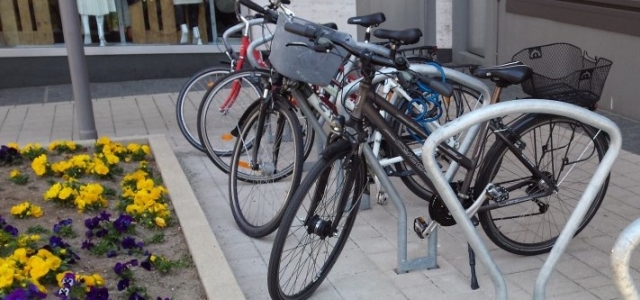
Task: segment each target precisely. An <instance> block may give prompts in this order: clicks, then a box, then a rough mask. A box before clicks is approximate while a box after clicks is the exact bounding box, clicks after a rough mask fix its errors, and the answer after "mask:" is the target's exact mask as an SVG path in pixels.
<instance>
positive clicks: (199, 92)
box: [176, 0, 290, 152]
mask: <svg viewBox="0 0 640 300" xmlns="http://www.w3.org/2000/svg"><path fill="white" fill-rule="evenodd" d="M289 2H290V1H286V0H285V1H278V2H273V3H270V4H269V7H270V9H276V8H277V7H278V6H279V3H283V4H288V3H289ZM237 4H238V3H236V15H237V16H238V19H239V20H240V21H241V23H240V24H237V25H235V26H232V27H230V28H228V29H227V30H225V32H224V33H223V34H222V41H223V44H224V47H225V54H226V55H227V57H228V58H229V60H230V67H228V68H227V67H209V68H206V69H203V70H201V71H199V72H197V73H196V74H194V75H193V76H191V78H189V80H187V82H186V83H185V84H184V85H183V86H182V89H180V93H179V94H178V97H177V98H176V119H177V122H178V128H179V129H180V132H182V135H183V136H184V137H185V138H186V139H187V141H188V142H189V144H191V145H192V146H193V147H194V148H196V149H198V150H200V151H202V152H206V148H205V147H204V146H203V145H202V144H201V143H200V139H199V137H198V136H197V122H191V120H196V118H195V117H192V115H195V114H196V113H192V112H193V111H196V112H197V109H198V108H199V107H200V102H201V101H202V99H203V97H204V96H205V94H206V92H207V91H208V90H210V89H211V88H212V87H213V86H214V85H215V84H216V82H218V81H219V80H220V79H221V78H222V77H223V76H225V75H227V74H229V73H231V72H233V71H240V70H243V69H244V68H245V67H246V65H245V59H248V60H249V62H250V63H251V66H252V67H254V68H268V65H267V63H266V62H265V61H264V60H263V57H262V53H261V52H260V51H257V50H255V46H253V47H250V43H251V40H250V34H251V32H250V30H251V28H252V27H253V26H263V25H264V24H265V22H268V21H269V20H268V18H269V16H268V15H267V16H264V15H260V14H258V15H256V16H255V18H252V17H245V16H242V15H241V14H240V13H239V9H238V5H237ZM265 17H266V18H267V19H265ZM238 32H241V33H242V37H241V40H240V49H239V50H238V52H235V50H234V49H233V47H232V46H231V44H230V43H229V39H230V37H231V36H232V35H233V34H236V33H238ZM264 42H266V41H264ZM264 42H262V43H264ZM233 91H234V92H233V93H232V95H233V94H235V95H237V94H238V93H240V83H236V85H235V86H234V87H233ZM233 98H236V97H230V98H229V100H228V101H225V103H223V104H222V105H221V106H220V110H221V111H224V110H229V109H230V108H231V106H232V105H231V104H233V103H232V102H233ZM223 116H224V115H223ZM194 123H195V124H194Z"/></svg>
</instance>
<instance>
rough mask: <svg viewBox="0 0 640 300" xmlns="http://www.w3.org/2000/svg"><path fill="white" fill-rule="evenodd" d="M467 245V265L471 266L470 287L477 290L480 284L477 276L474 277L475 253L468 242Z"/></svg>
mask: <svg viewBox="0 0 640 300" xmlns="http://www.w3.org/2000/svg"><path fill="white" fill-rule="evenodd" d="M467 247H468V248H469V267H471V289H472V290H477V289H479V288H480V285H478V278H477V277H476V254H475V252H474V251H473V248H471V245H469V244H468V243H467Z"/></svg>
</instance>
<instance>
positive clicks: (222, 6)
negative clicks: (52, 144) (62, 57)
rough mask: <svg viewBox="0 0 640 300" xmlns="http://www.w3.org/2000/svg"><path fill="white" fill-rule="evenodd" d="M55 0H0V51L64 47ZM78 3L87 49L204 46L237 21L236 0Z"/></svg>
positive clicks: (95, 0)
mask: <svg viewBox="0 0 640 300" xmlns="http://www.w3.org/2000/svg"><path fill="white" fill-rule="evenodd" d="M58 1H60V0H0V47H1V46H19V45H52V44H59V43H64V37H63V34H62V24H61V19H60V11H59V6H58ZM78 1H79V2H78V3H79V5H78V11H79V13H80V15H81V16H80V28H81V31H82V33H83V34H84V41H85V44H90V45H101V44H102V45H109V44H123V43H133V44H197V43H198V42H200V43H202V44H207V43H212V42H216V39H215V38H212V37H214V36H218V37H220V36H222V34H223V32H224V30H226V29H227V28H229V27H231V26H233V25H235V24H237V23H238V20H237V18H236V15H235V11H234V8H235V0H215V1H214V0H195V2H197V3H195V4H193V2H194V0H78ZM183 4H185V5H183ZM212 13H213V16H212ZM212 25H213V26H212ZM85 32H87V33H88V34H85ZM185 33H186V34H185ZM194 33H195V35H194ZM198 38H199V40H198Z"/></svg>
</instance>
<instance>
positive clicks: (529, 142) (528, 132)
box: [475, 115, 609, 255]
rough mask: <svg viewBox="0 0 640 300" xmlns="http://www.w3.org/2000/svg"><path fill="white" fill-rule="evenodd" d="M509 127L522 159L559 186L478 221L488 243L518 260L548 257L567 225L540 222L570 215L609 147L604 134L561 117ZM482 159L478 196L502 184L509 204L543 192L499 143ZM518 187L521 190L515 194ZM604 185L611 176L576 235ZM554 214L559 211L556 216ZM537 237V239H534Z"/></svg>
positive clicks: (535, 119)
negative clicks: (518, 186) (489, 186)
mask: <svg viewBox="0 0 640 300" xmlns="http://www.w3.org/2000/svg"><path fill="white" fill-rule="evenodd" d="M512 128H513V133H514V135H515V136H511V137H510V140H511V142H517V143H520V144H519V145H520V147H522V152H523V154H526V156H527V158H528V159H529V160H530V161H531V162H533V163H534V164H535V165H536V167H538V168H539V169H540V170H541V171H543V172H544V173H545V174H547V175H549V176H550V177H552V180H554V181H555V182H559V184H557V185H558V192H557V193H554V194H552V195H551V196H547V197H544V198H536V199H535V200H531V201H526V202H522V203H519V204H515V205H510V206H506V207H503V208H498V209H493V210H488V211H479V213H478V218H479V220H480V224H481V225H482V228H483V230H484V231H485V233H486V234H487V236H488V237H489V239H491V241H493V242H494V243H495V244H496V245H497V246H498V247H500V248H502V249H504V250H506V251H508V252H511V253H514V254H518V255H537V254H542V253H546V252H549V251H550V250H551V248H552V247H553V245H554V244H555V241H556V240H557V237H558V235H559V234H560V231H561V230H562V228H563V227H564V225H566V224H555V225H552V224H545V223H544V222H547V221H549V222H555V221H564V222H566V220H567V218H568V216H565V217H564V218H561V215H560V214H561V213H563V212H565V210H566V211H568V212H569V213H570V212H571V208H572V207H575V204H576V203H577V202H578V200H579V199H580V196H581V191H584V188H585V187H586V185H587V184H588V181H589V180H590V179H591V176H592V174H593V172H592V171H594V170H595V168H596V167H597V166H598V164H599V163H600V161H601V160H602V157H603V156H604V154H605V152H606V150H607V148H608V140H607V138H606V134H604V133H602V132H599V131H596V130H595V129H594V128H593V127H590V126H588V125H584V124H582V123H580V122H577V121H575V120H573V119H570V118H566V117H562V116H550V115H534V116H533V117H529V118H525V119H523V120H520V121H518V122H516V123H515V124H513V126H512ZM591 141H593V143H591ZM556 151H557V152H556ZM556 154H559V155H558V156H556ZM561 155H562V156H561ZM485 157H487V158H488V159H486V160H485V161H484V162H483V164H482V166H481V168H480V169H479V173H478V174H479V175H478V178H477V180H476V185H475V186H476V189H477V190H476V193H480V192H482V191H479V190H478V189H480V190H481V189H484V187H485V186H486V185H487V184H489V183H494V184H495V183H497V184H501V186H503V187H506V188H508V189H509V187H513V190H512V191H510V192H509V199H514V198H516V197H518V196H523V195H526V194H531V193H533V192H535V191H537V190H538V188H541V183H539V180H536V179H532V178H531V177H532V175H531V172H530V171H529V170H526V169H524V166H523V165H522V164H521V163H520V162H519V161H518V162H515V161H517V158H516V157H515V154H513V152H511V151H509V150H508V148H507V144H506V143H505V142H504V141H503V140H498V139H497V141H496V142H495V143H494V144H493V145H492V146H491V148H490V149H489V150H488V151H487V154H486V156H485ZM577 164H580V166H578V165H577ZM519 166H520V167H519ZM558 171H559V172H558ZM556 172H558V173H557V174H556ZM496 179H497V182H495V180H496ZM527 182H528V183H527ZM518 183H521V184H523V186H522V187H521V188H518V189H515V187H516V184H518ZM507 184H508V185H507ZM608 184H609V177H607V179H606V181H605V182H604V184H603V186H602V188H601V189H600V191H599V192H598V194H597V196H596V198H595V200H594V202H593V203H592V205H591V206H590V207H589V209H588V211H587V213H586V215H585V216H584V218H583V220H582V222H581V223H580V225H579V227H578V230H577V231H576V235H577V234H578V233H580V231H582V230H583V229H584V227H585V226H587V224H588V223H589V221H590V220H591V219H592V218H593V216H594V215H595V214H596V212H597V211H598V208H599V207H600V204H601V203H602V201H603V199H604V195H605V193H606V190H607V187H608ZM542 188H544V187H542ZM574 196H575V197H574ZM556 199H557V200H558V201H555V200H556ZM552 200H554V201H552ZM556 209H559V210H560V212H556ZM481 210H482V208H481ZM512 214H513V215H512ZM521 219H527V220H521ZM512 220H513V222H511V221H512ZM537 237H540V240H535V239H534V238H537Z"/></svg>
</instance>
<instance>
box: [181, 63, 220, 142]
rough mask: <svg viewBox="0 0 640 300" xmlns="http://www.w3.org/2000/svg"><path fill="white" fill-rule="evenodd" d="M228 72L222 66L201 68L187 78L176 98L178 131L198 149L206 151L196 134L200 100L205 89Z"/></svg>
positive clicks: (205, 91)
mask: <svg viewBox="0 0 640 300" xmlns="http://www.w3.org/2000/svg"><path fill="white" fill-rule="evenodd" d="M230 72H231V71H230V69H229V68H224V67H212V68H207V69H204V70H201V71H200V72H198V73H196V74H195V75H193V76H191V78H189V80H187V82H186V83H185V84H184V85H183V86H182V89H181V90H180V93H179V94H178V98H177V99H176V120H177V122H178V128H180V132H182V135H183V136H184V137H185V139H187V141H188V142H189V144H191V145H192V146H193V147H194V148H196V149H198V150H199V151H202V152H205V151H206V148H205V147H204V146H203V145H202V143H200V138H199V137H198V136H197V132H198V124H197V113H198V109H199V107H200V102H202V99H203V98H204V95H205V94H206V93H207V91H208V90H209V89H210V88H211V87H213V85H215V83H216V82H218V80H219V79H221V78H222V77H224V76H226V75H227V74H229V73H230Z"/></svg>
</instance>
